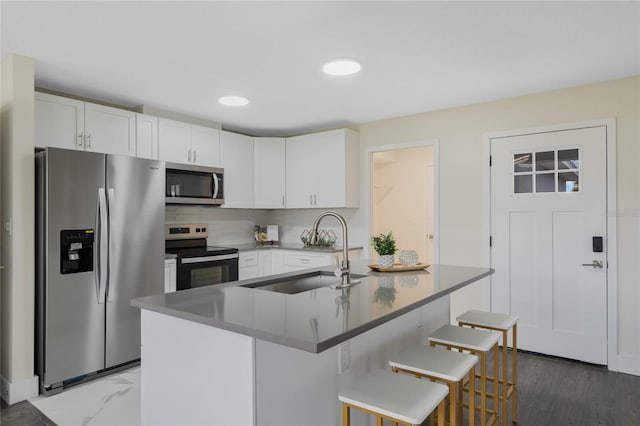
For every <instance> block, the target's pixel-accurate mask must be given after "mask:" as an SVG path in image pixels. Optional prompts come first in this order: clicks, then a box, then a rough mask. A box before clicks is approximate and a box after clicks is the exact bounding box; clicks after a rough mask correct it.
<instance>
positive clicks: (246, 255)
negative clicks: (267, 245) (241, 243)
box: [238, 250, 258, 268]
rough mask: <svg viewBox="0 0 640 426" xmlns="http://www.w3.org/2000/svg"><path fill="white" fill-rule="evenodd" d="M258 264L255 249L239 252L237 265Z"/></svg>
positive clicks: (241, 266) (240, 266) (243, 266)
mask: <svg viewBox="0 0 640 426" xmlns="http://www.w3.org/2000/svg"><path fill="white" fill-rule="evenodd" d="M247 266H258V252H257V251H255V250H251V251H244V252H240V255H239V257H238V267H239V268H245V267H247Z"/></svg>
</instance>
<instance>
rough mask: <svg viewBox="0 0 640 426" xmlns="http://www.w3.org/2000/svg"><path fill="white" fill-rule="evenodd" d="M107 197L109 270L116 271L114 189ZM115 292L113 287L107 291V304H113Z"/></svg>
mask: <svg viewBox="0 0 640 426" xmlns="http://www.w3.org/2000/svg"><path fill="white" fill-rule="evenodd" d="M107 196H108V197H109V215H108V216H107V217H108V218H109V270H110V271H114V270H115V267H114V265H113V262H114V259H115V258H116V254H115V253H116V243H115V240H116V239H115V238H114V237H113V235H114V234H115V233H116V232H115V231H116V221H115V219H114V218H113V217H114V216H115V214H114V213H113V212H115V208H116V204H115V198H116V196H115V192H114V190H113V188H109V189H107ZM109 283H111V281H109ZM114 291H115V286H114V287H113V288H111V286H109V288H108V289H107V302H113V292H114Z"/></svg>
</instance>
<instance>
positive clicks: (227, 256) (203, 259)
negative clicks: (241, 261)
mask: <svg viewBox="0 0 640 426" xmlns="http://www.w3.org/2000/svg"><path fill="white" fill-rule="evenodd" d="M238 257H239V256H238V253H234V254H222V255H219V256H204V257H187V258H182V259H180V263H182V264H187V263H203V262H217V261H219V260H228V259H237V258H238Z"/></svg>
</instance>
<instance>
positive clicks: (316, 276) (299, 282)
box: [241, 271, 366, 294]
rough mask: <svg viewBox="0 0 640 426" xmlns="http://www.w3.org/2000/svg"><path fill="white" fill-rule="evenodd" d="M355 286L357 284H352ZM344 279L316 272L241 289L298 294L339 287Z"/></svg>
mask: <svg viewBox="0 0 640 426" xmlns="http://www.w3.org/2000/svg"><path fill="white" fill-rule="evenodd" d="M364 277H366V275H357V274H351V278H353V279H354V280H355V279H357V278H364ZM352 283H354V284H355V282H352ZM341 284H342V279H341V278H340V277H336V276H335V275H334V274H333V273H332V272H329V271H314V272H307V273H304V274H300V275H294V276H292V277H287V278H279V279H272V280H265V281H260V282H257V283H252V284H245V285H243V286H241V287H248V288H255V289H258V290H265V291H274V292H276V293H285V294H296V293H302V292H303V291H308V290H314V289H316V288H320V287H328V286H334V285H335V286H339V285H341Z"/></svg>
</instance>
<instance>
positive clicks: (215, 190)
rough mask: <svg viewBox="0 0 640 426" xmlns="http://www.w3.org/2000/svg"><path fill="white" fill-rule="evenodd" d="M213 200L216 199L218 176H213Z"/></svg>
mask: <svg viewBox="0 0 640 426" xmlns="http://www.w3.org/2000/svg"><path fill="white" fill-rule="evenodd" d="M213 198H218V175H217V174H216V173H214V174H213Z"/></svg>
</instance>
